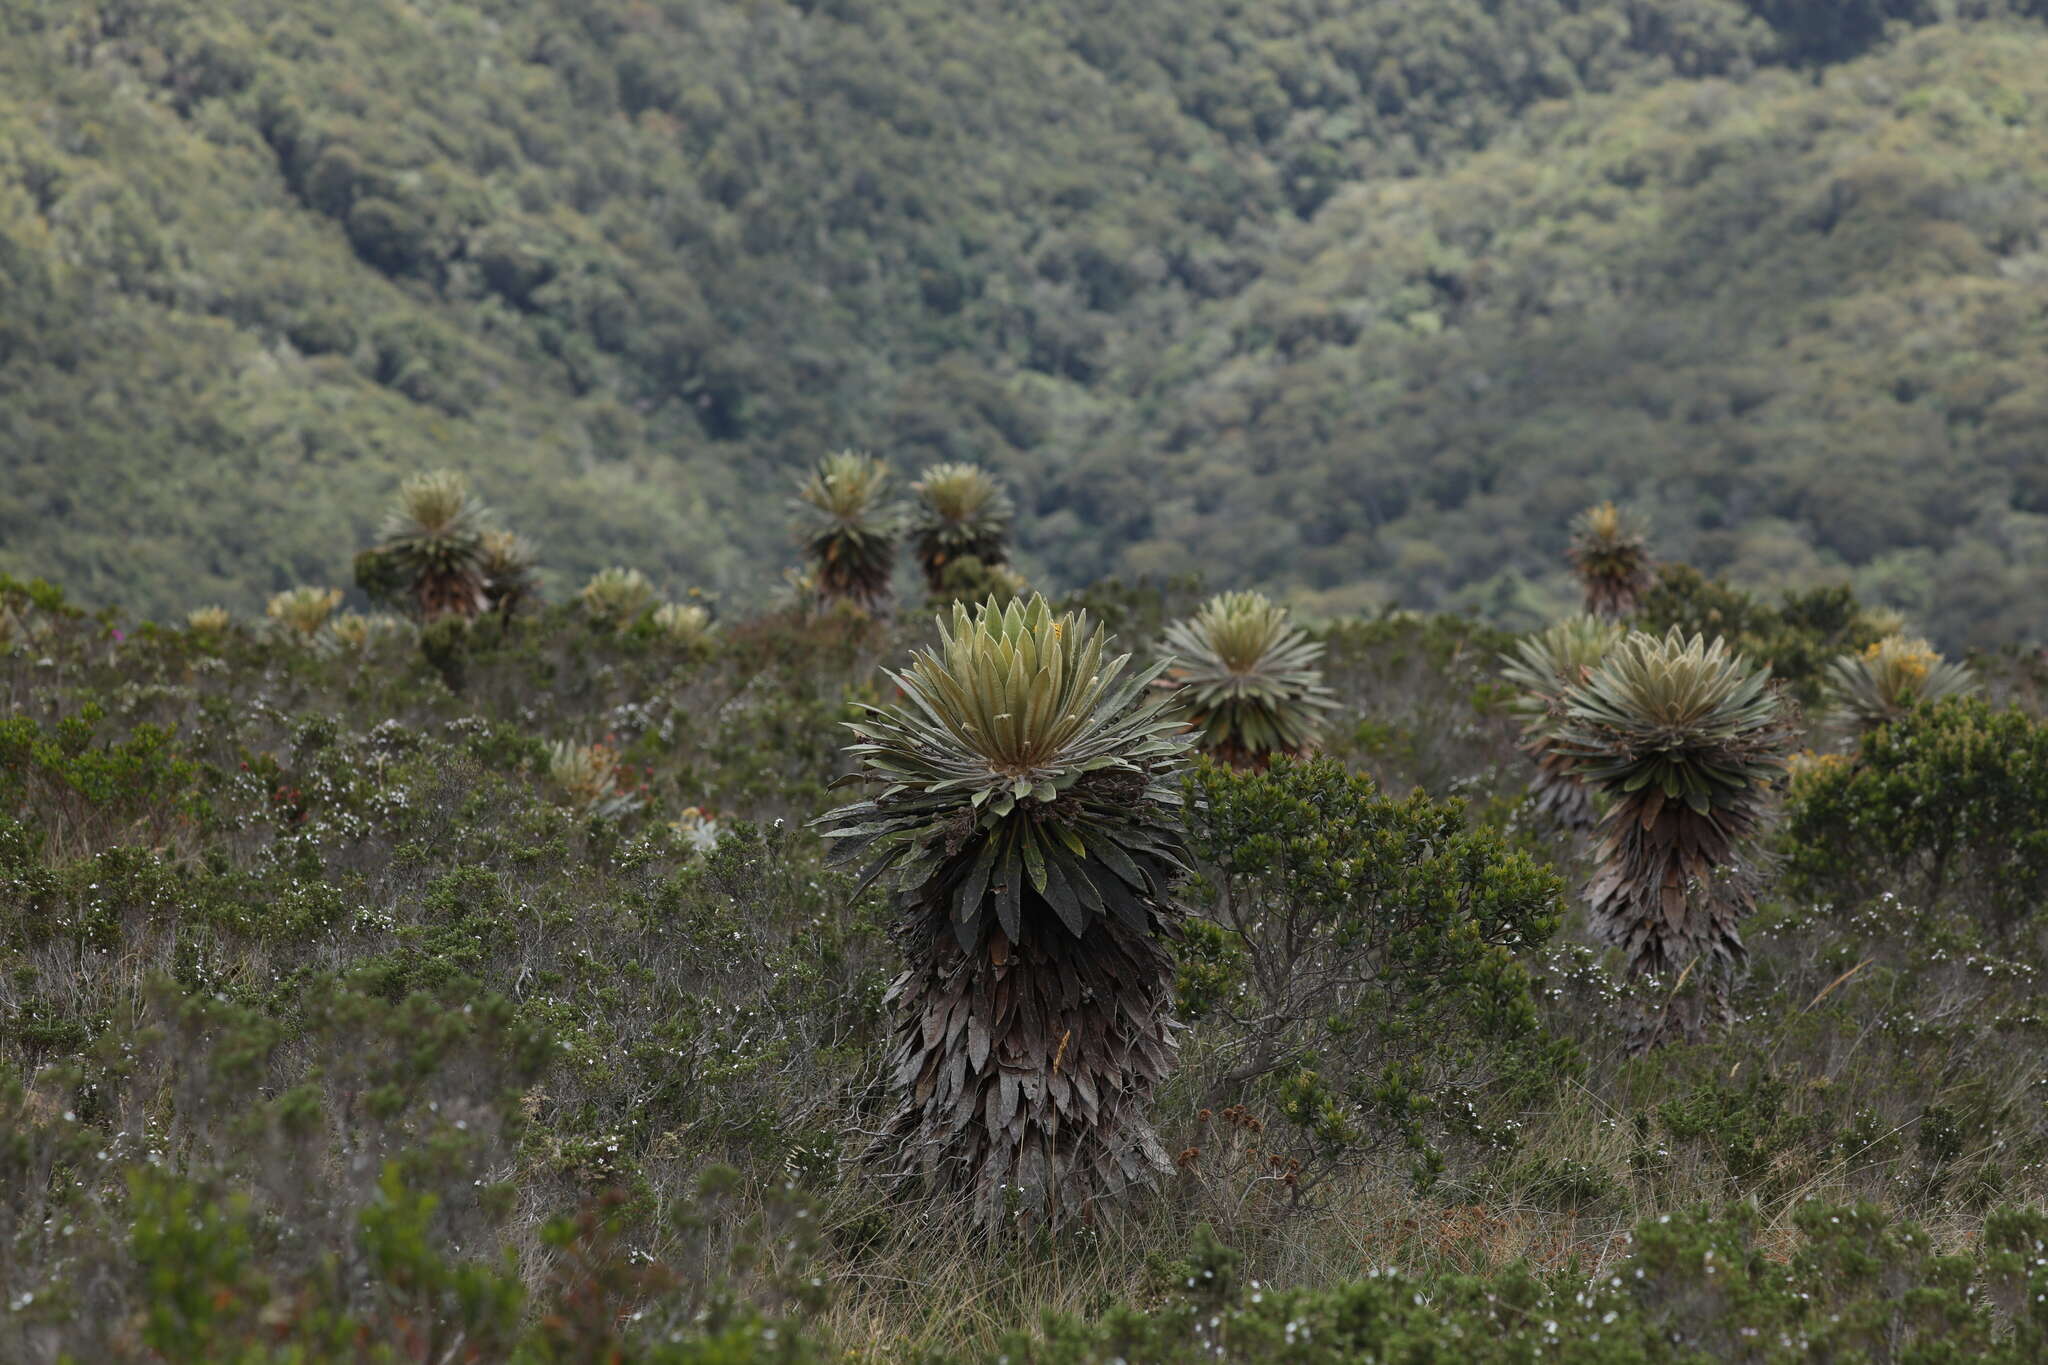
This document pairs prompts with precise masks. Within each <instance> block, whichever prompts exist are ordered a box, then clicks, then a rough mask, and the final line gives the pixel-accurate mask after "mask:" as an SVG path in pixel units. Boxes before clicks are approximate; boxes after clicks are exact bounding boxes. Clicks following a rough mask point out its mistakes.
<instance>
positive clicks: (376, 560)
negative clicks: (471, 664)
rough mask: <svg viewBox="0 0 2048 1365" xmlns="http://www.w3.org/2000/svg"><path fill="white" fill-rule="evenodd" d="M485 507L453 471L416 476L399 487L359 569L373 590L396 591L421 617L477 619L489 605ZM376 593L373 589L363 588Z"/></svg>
mask: <svg viewBox="0 0 2048 1365" xmlns="http://www.w3.org/2000/svg"><path fill="white" fill-rule="evenodd" d="M486 515H487V514H486V512H485V509H484V505H483V503H481V502H479V501H478V500H477V497H476V495H475V494H473V493H471V492H470V491H469V480H467V479H466V478H464V477H463V476H462V475H461V474H460V473H458V472H457V471H455V470H452V469H441V470H435V471H434V472H432V473H428V474H416V475H414V476H413V477H412V478H409V479H407V480H406V481H405V482H404V483H402V484H401V485H399V489H398V501H397V503H396V504H395V505H394V506H393V507H392V509H391V510H390V512H388V513H387V514H386V515H385V517H384V523H383V526H382V528H381V530H380V535H379V540H378V544H377V547H376V549H375V550H374V551H373V552H372V555H371V556H367V557H365V558H364V560H363V562H361V563H359V566H358V569H359V576H360V575H361V574H362V573H364V572H365V571H367V572H368V573H369V574H370V576H371V577H372V578H373V579H375V580H376V582H375V584H374V586H375V587H389V588H396V589H398V590H401V591H403V592H405V593H406V594H407V595H409V597H410V598H411V605H412V607H413V609H414V610H416V611H417V612H418V613H419V614H420V616H422V617H423V618H425V619H427V620H432V619H434V618H435V617H437V616H442V615H447V614H451V613H452V614H455V615H458V616H474V615H476V614H477V613H478V612H480V611H482V610H483V609H484V607H485V605H486V604H487V601H488V599H487V597H486V595H485V586H486V575H485V569H484V532H485V525H484V520H485V517H486ZM364 586H365V588H366V589H372V588H373V585H372V584H371V583H365V585H364Z"/></svg>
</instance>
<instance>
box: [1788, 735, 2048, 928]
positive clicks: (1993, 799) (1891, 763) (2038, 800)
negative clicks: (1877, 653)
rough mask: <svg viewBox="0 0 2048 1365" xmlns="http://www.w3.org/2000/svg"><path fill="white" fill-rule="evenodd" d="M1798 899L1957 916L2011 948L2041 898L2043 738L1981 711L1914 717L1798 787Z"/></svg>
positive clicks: (2045, 868)
mask: <svg viewBox="0 0 2048 1365" xmlns="http://www.w3.org/2000/svg"><path fill="white" fill-rule="evenodd" d="M1786 839H1787V847H1788V850H1789V852H1788V857H1787V863H1786V873H1787V875H1788V878H1789V881H1790V885H1791V889H1792V890H1793V892H1794V894H1797V895H1803V896H1807V897H1812V898H1814V899H1819V900H1832V901H1835V902H1837V903H1838V904H1844V905H1847V904H1854V903H1858V902H1860V901H1863V900H1867V899H1869V898H1871V897H1873V896H1875V895H1877V894H1879V893H1880V892H1887V893H1890V894H1891V895H1893V896H1896V897H1898V898H1900V899H1903V900H1907V901H1911V902H1914V903H1918V904H1921V905H1925V906H1927V907H1928V908H1936V907H1943V906H1952V907H1955V908H1958V909H1962V910H1964V911H1966V912H1968V913H1970V914H1972V915H1973V916H1975V917H1977V918H1979V919H1980V920H1981V921H1982V922H1983V923H1984V924H1985V925H1986V926H1987V927H1989V928H1990V929H1992V930H1993V931H1994V932H1995V933H1997V934H1999V935H2001V936H2006V937H2010V936H2011V935H2012V934H2014V933H2015V932H2017V931H2019V929H2020V928H2021V926H2022V925H2024V924H2026V923H2028V922H2030V921H2031V920H2032V919H2033V918H2035V917H2037V916H2038V914H2039V911H2040V907H2041V905H2042V903H2043V898H2044V895H2048V725H2044V724H2043V723H2042V722H2041V720H2040V719H2039V718H2037V717H2034V716H2029V715H2027V714H2026V713H2024V712H2022V711H2020V710H2018V709H2017V708H2011V707H2008V708H2006V709H2004V710H1994V709H1993V708H1992V707H1991V706H1990V705H1989V703H1987V702H1985V701H1983V700H1981V699H1975V698H1959V699H1952V700H1948V701H1944V702H1941V703H1938V704H1930V703H1923V704H1921V705H1919V706H1915V707H1912V708H1911V709H1909V710H1907V711H1905V712H1904V713H1903V714H1901V715H1899V716H1898V717H1897V718H1896V719H1894V720H1892V721H1890V722H1889V723H1887V724H1884V725H1880V726H1878V727H1876V728H1875V729H1872V730H1868V731H1866V732H1865V733H1864V734H1863V736H1862V738H1861V739H1860V740H1859V741H1858V744H1857V747H1856V750H1855V753H1854V754H1853V755H1851V756H1848V757H1847V758H1839V757H1838V758H1833V759H1830V760H1826V761H1823V762H1820V763H1818V764H1813V765H1810V766H1808V767H1807V768H1806V769H1805V770H1804V771H1802V772H1801V773H1800V775H1799V776H1798V778H1797V779H1796V780H1795V781H1794V783H1793V784H1792V794H1791V801H1790V804H1789V808H1788V813H1787V825H1786Z"/></svg>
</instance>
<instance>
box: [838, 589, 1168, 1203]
mask: <svg viewBox="0 0 2048 1365" xmlns="http://www.w3.org/2000/svg"><path fill="white" fill-rule="evenodd" d="M939 637H940V640H939V643H938V645H936V646H934V647H929V648H926V649H923V650H920V651H918V652H917V653H916V654H915V655H914V656H913V658H912V660H911V663H910V666H909V667H908V668H906V669H905V670H903V671H902V672H901V673H899V674H896V675H895V681H896V682H897V684H898V685H899V686H900V687H901V688H902V690H903V695H904V700H903V702H902V703H900V704H898V705H893V706H888V707H870V708H867V713H866V715H865V716H864V717H863V718H862V719H861V720H859V721H857V722H854V723H853V724H852V729H853V730H854V731H855V733H856V734H857V735H858V736H859V742H858V743H856V744H854V745H853V746H851V748H850V750H849V752H851V753H852V754H854V755H856V756H857V757H858V758H859V760H860V765H861V766H860V772H859V773H858V774H857V775H856V776H857V779H858V780H862V781H864V782H866V783H867V784H869V785H870V786H871V787H875V788H878V789H879V790H877V791H876V792H875V794H874V795H872V796H870V797H869V798H868V799H866V800H863V801H860V802H858V803H856V804H854V805H850V806H847V807H844V808H842V809H840V810H837V811H834V812H832V813H831V814H829V815H827V816H825V817H824V818H823V819H822V820H821V821H820V823H821V825H823V827H824V832H825V834H826V836H827V837H828V838H831V839H834V840H836V841H837V848H836V850H835V853H834V857H835V859H836V860H837V861H839V862H852V863H856V864H858V865H860V866H861V867H862V868H863V870H864V879H863V885H866V884H867V883H868V882H871V881H874V880H875V879H878V878H886V879H887V880H888V882H889V883H890V884H892V885H893V888H894V891H895V897H896V904H897V906H898V909H899V910H900V912H901V918H900V920H899V922H898V927H897V938H898V942H899V944H900V946H901V948H902V950H903V953H904V956H905V958H906V959H907V962H906V968H905V970H904V972H903V974H902V976H901V977H899V978H898V979H897V981H896V983H895V985H894V986H893V987H892V988H891V990H890V992H889V1001H890V1004H891V1005H892V1007H893V1008H894V1009H895V1011H896V1035H895V1045H894V1049H893V1052H892V1054H891V1067H892V1079H893V1081H894V1084H895V1087H896V1090H897V1093H898V1099H899V1102H898V1104H897V1107H896V1108H895V1110H894V1113H893V1114H892V1116H891V1117H890V1119H889V1122H888V1131H887V1138H886V1141H885V1146H886V1148H887V1152H888V1156H889V1159H890V1160H891V1162H892V1163H893V1164H894V1166H895V1168H896V1169H897V1170H899V1171H901V1172H903V1173H904V1174H906V1175H911V1176H915V1177H919V1178H921V1179H922V1181H923V1183H924V1185H925V1187H926V1188H927V1189H930V1190H933V1191H935V1192H938V1193H942V1194H953V1195H957V1196H959V1197H961V1198H962V1199H963V1200H964V1204H963V1207H964V1209H965V1210H966V1211H968V1212H969V1213H970V1214H971V1216H972V1218H973V1219H974V1221H976V1222H978V1223H980V1224H981V1225H983V1226H985V1227H993V1226H996V1225H1000V1224H1003V1223H1005V1222H1006V1221H1008V1220H1010V1219H1013V1218H1015V1219H1018V1220H1023V1221H1030V1222H1034V1223H1040V1222H1042V1223H1057V1222H1059V1221H1061V1220H1063V1219H1066V1218H1070V1217H1073V1216H1076V1215H1079V1214H1084V1213H1085V1212H1086V1211H1087V1210H1089V1209H1091V1208H1092V1207H1094V1206H1095V1205H1096V1204H1098V1203H1099V1202H1101V1201H1104V1200H1107V1199H1112V1198H1115V1197H1116V1196H1119V1195H1121V1194H1124V1193H1126V1192H1128V1191H1130V1190H1132V1189H1134V1188H1136V1187H1141V1186H1144V1185H1146V1184H1149V1183H1150V1182H1151V1181H1152V1180H1153V1179H1154V1178H1155V1177H1156V1176H1157V1175H1159V1174H1161V1173H1162V1172H1164V1171H1165V1170H1166V1169H1168V1166H1167V1162H1166V1156H1165V1153H1164V1151H1163V1150H1162V1149H1161V1148H1160V1145H1159V1142H1158V1139H1157V1138H1156V1137H1155V1136H1154V1135H1153V1131H1152V1128H1151V1125H1150V1123H1149V1122H1148V1120H1147V1118H1146V1113H1145V1106H1146V1102H1147V1099H1148V1097H1149V1096H1150V1094H1151V1092H1152V1090H1153V1089H1154V1087H1155V1086H1157V1085H1158V1083H1159V1082H1160V1081H1161V1080H1162V1079H1163V1078H1164V1077H1165V1076H1166V1075H1167V1073H1168V1072H1169V1070H1170V1069H1171V1067H1172V1064H1173V1059H1174V1051H1175V1041H1174V1037H1173V1031H1172V1030H1173V1023H1172V1020H1171V1017H1170V1009H1171V1005H1172V999H1173V968H1172V959H1171V957H1170V955H1169V952H1168V946H1169V945H1168V940H1169V939H1170V938H1171V936H1172V935H1173V934H1174V932H1175V929H1176V925H1177V922H1178V919H1179V915H1180V912H1179V910H1178V909H1177V908H1176V907H1175V905H1174V902H1173V900H1172V889H1173V886H1174V883H1175V881H1176V879H1177V878H1178V877H1179V876H1181V875H1182V873H1183V872H1184V870H1185V869H1184V866H1183V862H1182V858H1183V845H1182V836H1181V832H1180V823H1179V818H1178V816H1179V806H1180V793H1179V787H1178V785H1177V778H1178V773H1179V771H1180V769H1181V768H1182V766H1183V764H1184V762H1185V759H1186V751H1187V744H1188V740H1187V738H1186V737H1185V735H1184V734H1183V733H1182V732H1181V726H1180V723H1179V722H1178V721H1177V720H1175V719H1174V717H1173V716H1171V715H1170V714H1168V713H1167V711H1166V709H1165V708H1166V699H1165V698H1164V697H1163V696H1161V695H1160V694H1159V692H1158V691H1157V689H1154V688H1153V687H1152V686H1151V684H1152V682H1153V680H1154V679H1155V678H1156V677H1157V676H1158V672H1159V669H1158V668H1154V669H1152V670H1149V671H1133V670H1131V669H1130V668H1129V662H1130V656H1129V655H1123V656H1119V657H1116V658H1110V657H1108V656H1107V647H1108V645H1109V643H1110V641H1108V640H1106V639H1105V638H1104V636H1103V634H1102V632H1101V631H1100V630H1099V629H1097V627H1096V625H1095V624H1094V623H1093V622H1092V621H1090V620H1089V619H1088V617H1087V616H1086V615H1085V614H1082V613H1067V614H1063V615H1055V614H1054V613H1053V611H1052V609H1051V608H1050V607H1048V606H1047V605H1046V603H1045V601H1044V599H1043V598H1041V597H1036V596H1034V597H1033V598H1032V599H1031V600H1030V602H1029V603H1028V604H1026V603H1019V602H1014V601H1013V602H1011V603H1010V604H1009V605H1008V606H1007V607H999V606H998V605H997V604H996V603H995V602H994V601H989V602H986V603H983V604H982V605H980V606H978V607H976V608H975V609H973V610H972V611H970V610H969V609H968V608H967V607H966V606H964V605H962V606H956V607H955V608H954V610H953V612H952V615H951V619H950V621H949V620H948V619H947V618H945V617H941V618H940V620H939Z"/></svg>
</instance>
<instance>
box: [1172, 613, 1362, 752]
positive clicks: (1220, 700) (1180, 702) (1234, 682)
mask: <svg viewBox="0 0 2048 1365" xmlns="http://www.w3.org/2000/svg"><path fill="white" fill-rule="evenodd" d="M1161 649H1162V650H1163V651H1164V652H1165V653H1166V654H1168V655H1171V656H1172V657H1173V660H1174V662H1173V665H1172V667H1171V669H1170V670H1169V672H1168V675H1167V676H1168V679H1169V681H1171V682H1173V683H1174V684H1176V685H1177V686H1178V687H1179V689H1180V690H1179V693H1178V695H1177V697H1176V701H1175V705H1176V706H1177V707H1178V708H1179V710H1180V711H1181V713H1182V714H1183V715H1185V716H1186V717H1187V719H1188V721H1189V723H1190V724H1192V725H1194V726H1195V728H1196V729H1197V730H1199V731H1200V733H1201V740H1200V743H1201V746H1202V748H1203V749H1205V750H1206V751H1208V752H1209V753H1212V754H1215V755H1216V756H1218V757H1220V758H1223V759H1225V760H1226V761H1229V762H1232V763H1247V762H1248V763H1264V762H1266V761H1267V760H1268V759H1270V758H1271V756H1272V755H1274V754H1276V753H1278V754H1298V753H1301V752H1303V751H1304V750H1306V749H1307V748H1308V747H1309V746H1310V745H1311V744H1313V743H1314V742H1315V739H1316V735H1317V733H1318V731H1319V730H1320V728H1321V721H1322V713H1323V712H1324V711H1326V710H1328V709H1329V708H1330V707H1331V706H1332V705H1334V701H1333V699H1332V698H1331V696H1330V693H1329V690H1328V689H1327V688H1325V687H1324V686H1323V685H1322V683H1323V675H1322V672H1321V670H1319V669H1317V668H1316V667H1315V662H1316V660H1317V659H1319V658H1321V657H1322V653H1323V647H1322V645H1320V644H1318V643H1316V642H1315V641H1313V640H1310V639H1309V638H1308V636H1307V635H1306V634H1304V633H1303V632H1302V631H1301V629H1300V628H1299V627H1297V626H1294V625H1292V624H1291V623H1290V622H1289V621H1288V618H1287V609H1286V608H1285V607H1281V606H1278V605H1276V604H1275V603H1273V602H1272V601H1270V600H1268V599H1267V598H1266V597H1265V596H1264V595H1263V594H1261V593H1256V592H1231V593H1223V594H1221V595H1219V596H1216V597H1212V598H1210V599H1209V601H1208V602H1206V603H1204V604H1203V606H1202V608H1201V610H1200V611H1198V612H1196V613H1195V615H1194V616H1192V617H1190V618H1188V619H1187V620H1183V621H1176V622H1174V623H1173V624H1172V625H1170V626H1168V627H1167V628H1166V638H1165V641H1164V643H1163V644H1162V645H1161Z"/></svg>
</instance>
